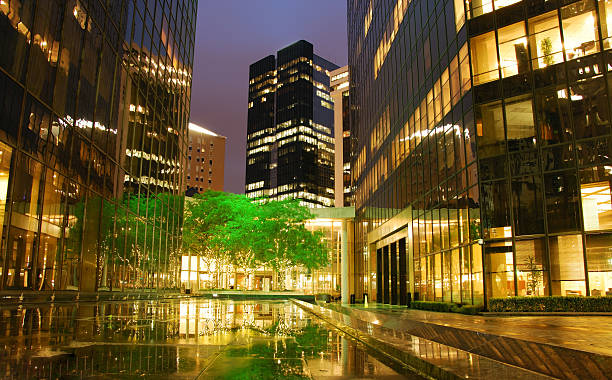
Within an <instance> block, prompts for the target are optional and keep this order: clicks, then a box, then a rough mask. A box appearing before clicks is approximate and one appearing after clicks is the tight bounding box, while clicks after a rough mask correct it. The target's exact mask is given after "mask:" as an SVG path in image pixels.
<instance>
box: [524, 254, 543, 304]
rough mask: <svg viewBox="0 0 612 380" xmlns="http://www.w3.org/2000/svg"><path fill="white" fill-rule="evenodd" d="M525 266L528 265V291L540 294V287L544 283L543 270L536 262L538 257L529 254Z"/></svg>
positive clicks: (531, 293) (532, 293)
mask: <svg viewBox="0 0 612 380" xmlns="http://www.w3.org/2000/svg"><path fill="white" fill-rule="evenodd" d="M525 266H526V267H527V270H528V272H527V291H528V294H530V295H532V296H535V295H537V294H538V288H539V287H540V284H541V283H542V277H543V275H542V271H541V270H540V266H539V265H538V264H537V262H536V258H535V257H533V256H528V257H527V258H526V259H525Z"/></svg>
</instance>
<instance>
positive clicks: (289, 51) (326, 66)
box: [246, 41, 338, 207]
mask: <svg viewBox="0 0 612 380" xmlns="http://www.w3.org/2000/svg"><path fill="white" fill-rule="evenodd" d="M337 68H338V66H336V65H334V64H333V63H330V62H328V61H326V60H325V59H323V58H321V57H319V56H317V55H316V54H314V53H313V46H312V44H310V43H309V42H306V41H298V42H296V43H294V44H293V45H290V46H288V47H286V48H284V49H282V50H280V51H279V52H278V55H277V58H275V57H274V56H268V57H266V58H264V59H262V60H260V61H258V62H255V63H254V64H252V65H251V67H250V70H249V116H248V127H247V133H248V136H247V169H246V195H247V196H248V197H251V198H257V197H261V196H270V197H272V198H278V199H285V198H298V199H301V200H302V203H303V204H305V205H307V206H309V207H323V206H332V205H333V199H334V190H333V180H334V178H333V177H334V174H333V160H334V150H333V114H334V111H333V108H334V105H333V102H332V100H331V97H330V71H331V70H335V69H337Z"/></svg>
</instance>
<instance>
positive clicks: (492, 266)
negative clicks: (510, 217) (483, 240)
mask: <svg viewBox="0 0 612 380" xmlns="http://www.w3.org/2000/svg"><path fill="white" fill-rule="evenodd" d="M485 259H486V263H487V266H486V268H487V277H488V281H487V286H488V288H487V290H488V293H489V296H490V297H512V296H514V295H515V292H514V257H513V254H512V242H511V241H510V240H504V241H497V242H491V243H487V244H486V245H485Z"/></svg>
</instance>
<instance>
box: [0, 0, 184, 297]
mask: <svg viewBox="0 0 612 380" xmlns="http://www.w3.org/2000/svg"><path fill="white" fill-rule="evenodd" d="M195 13H196V9H195V2H193V1H180V0H176V1H173V2H171V3H167V2H164V1H159V0H158V1H155V0H149V1H138V2H134V1H122V2H116V1H106V0H89V1H86V0H63V1H60V0H50V1H42V2H40V1H39V2H36V1H27V0H5V1H2V2H0V28H1V30H2V33H1V34H2V37H1V38H0V48H1V49H2V52H3V53H2V54H1V57H0V220H1V221H2V227H1V234H2V235H1V236H2V241H1V245H0V289H3V290H11V289H15V290H19V289H29V290H39V291H42V290H80V291H82V292H93V291H99V290H128V289H140V288H165V287H174V286H175V285H176V280H177V271H176V268H177V258H178V257H179V252H178V251H179V248H180V225H181V217H182V216H181V215H182V207H183V200H182V192H181V189H182V173H183V166H184V161H185V154H184V152H185V148H184V147H185V138H186V133H187V132H186V126H187V120H188V112H189V111H188V110H189V102H190V98H189V97H190V85H191V67H192V61H193V42H194V28H195Z"/></svg>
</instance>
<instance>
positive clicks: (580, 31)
mask: <svg viewBox="0 0 612 380" xmlns="http://www.w3.org/2000/svg"><path fill="white" fill-rule="evenodd" d="M561 25H562V27H563V38H564V45H565V56H566V58H567V59H568V60H570V59H576V58H580V57H583V56H585V55H588V54H593V53H597V52H598V51H599V46H598V42H597V40H598V37H597V35H598V32H597V18H596V15H595V4H594V3H593V0H582V1H579V2H577V3H574V4H571V5H568V6H566V7H563V8H561Z"/></svg>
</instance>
